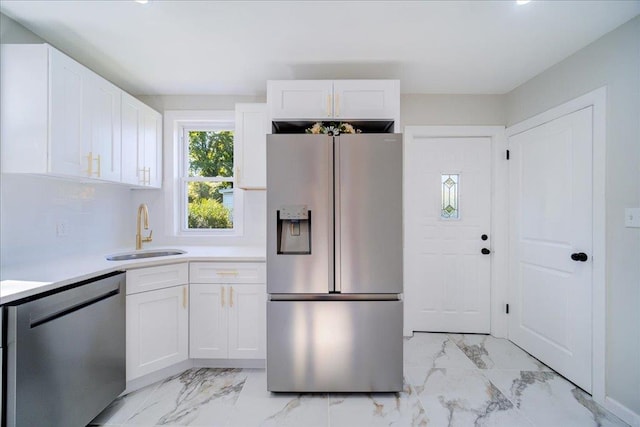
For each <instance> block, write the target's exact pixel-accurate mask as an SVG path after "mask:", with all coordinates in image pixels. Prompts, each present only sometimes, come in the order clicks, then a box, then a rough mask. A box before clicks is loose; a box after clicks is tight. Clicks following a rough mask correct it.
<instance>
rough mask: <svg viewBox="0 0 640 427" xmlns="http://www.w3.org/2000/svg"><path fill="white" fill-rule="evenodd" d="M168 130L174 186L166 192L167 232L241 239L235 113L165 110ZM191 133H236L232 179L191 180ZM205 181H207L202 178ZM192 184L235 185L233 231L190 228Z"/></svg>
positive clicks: (241, 205)
mask: <svg viewBox="0 0 640 427" xmlns="http://www.w3.org/2000/svg"><path fill="white" fill-rule="evenodd" d="M165 120H166V123H165V125H166V129H167V131H170V132H171V134H172V136H173V138H171V143H172V146H171V147H167V149H170V150H171V152H172V153H173V156H172V159H170V160H169V159H168V160H169V162H170V165H167V166H170V168H167V169H166V170H167V172H168V173H170V174H171V179H172V181H173V185H171V186H167V189H166V193H165V194H166V196H167V197H166V211H165V212H166V214H167V216H168V219H170V220H169V221H167V226H168V228H167V233H168V234H169V235H173V236H176V237H193V238H205V237H208V238H211V237H216V236H220V237H225V236H228V237H240V236H243V232H244V195H243V192H242V191H241V190H240V189H239V188H237V186H236V185H237V179H238V177H237V176H236V175H237V170H238V169H237V168H238V161H239V157H238V151H239V147H238V146H237V140H236V139H235V133H236V129H235V112H234V111H233V110H232V111H186V110H185V111H170V112H169V111H165ZM188 130H203V131H207V130H218V131H220V130H231V131H233V132H234V141H233V153H234V155H233V169H232V170H233V176H232V177H190V176H189V167H188V165H189V157H188V153H189V151H188V150H189V146H188V144H189V139H188V137H187V135H186V132H187V131H188ZM203 178H204V179H203ZM189 181H210V182H211V181H213V182H220V181H230V182H232V184H233V228H212V229H209V228H200V229H196V228H191V229H190V228H188V221H187V218H188V194H187V185H186V183H187V182H189Z"/></svg>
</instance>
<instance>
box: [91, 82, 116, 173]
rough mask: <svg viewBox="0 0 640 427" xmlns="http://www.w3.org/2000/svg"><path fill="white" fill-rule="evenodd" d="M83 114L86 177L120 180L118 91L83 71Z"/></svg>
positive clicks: (111, 85)
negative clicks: (85, 116) (84, 109)
mask: <svg viewBox="0 0 640 427" xmlns="http://www.w3.org/2000/svg"><path fill="white" fill-rule="evenodd" d="M87 72H88V77H87V83H88V84H87V88H86V91H85V94H86V97H85V99H86V103H85V104H86V114H87V116H88V117H87V118H86V120H85V121H84V122H83V124H84V126H83V128H84V129H85V135H86V139H85V141H87V144H86V147H85V149H84V151H83V152H82V156H84V157H85V159H86V163H87V169H86V170H87V175H88V176H89V178H97V179H102V180H106V181H112V182H120V155H121V144H120V141H121V138H120V123H121V121H120V96H121V94H122V91H121V90H120V89H119V88H118V87H116V86H114V85H113V84H111V83H109V82H108V81H106V80H105V79H103V78H102V77H100V76H98V75H96V74H94V73H92V72H91V71H89V70H87Z"/></svg>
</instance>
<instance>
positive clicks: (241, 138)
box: [233, 104, 271, 190]
mask: <svg viewBox="0 0 640 427" xmlns="http://www.w3.org/2000/svg"><path fill="white" fill-rule="evenodd" d="M269 128H270V124H269V118H268V116H267V104H236V129H235V135H234V143H233V145H234V156H235V161H236V165H238V166H236V174H235V175H236V176H235V177H236V182H237V184H236V185H237V187H238V188H242V189H247V190H263V189H265V188H266V186H267V145H266V143H267V134H268V133H271V132H270V129H269Z"/></svg>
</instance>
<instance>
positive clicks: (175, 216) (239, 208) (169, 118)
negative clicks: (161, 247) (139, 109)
mask: <svg viewBox="0 0 640 427" xmlns="http://www.w3.org/2000/svg"><path fill="white" fill-rule="evenodd" d="M164 121H165V135H172V137H171V138H167V139H166V144H165V154H166V155H167V162H166V163H165V167H166V169H165V172H166V174H168V179H170V180H171V182H172V185H167V186H166V190H165V194H166V199H165V200H166V208H167V210H166V214H167V215H169V216H170V217H169V218H168V221H167V225H168V228H167V233H168V235H169V236H176V237H179V236H182V237H194V238H205V237H214V236H220V237H224V236H228V237H234V236H242V235H243V204H244V203H243V199H244V195H243V192H242V191H241V190H239V189H237V188H236V185H235V181H236V177H235V171H236V170H237V169H236V164H235V162H236V159H237V158H238V157H237V155H236V151H237V149H238V147H237V146H236V145H237V144H236V143H235V142H236V141H235V140H234V133H235V113H234V111H233V110H232V111H191V110H182V111H165V117H164ZM184 242H187V241H186V240H185V241H184Z"/></svg>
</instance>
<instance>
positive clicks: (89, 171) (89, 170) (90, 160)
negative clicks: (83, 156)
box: [87, 151, 100, 178]
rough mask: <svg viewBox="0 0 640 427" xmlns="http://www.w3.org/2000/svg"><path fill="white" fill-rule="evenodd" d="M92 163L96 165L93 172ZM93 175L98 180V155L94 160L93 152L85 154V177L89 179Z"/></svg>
mask: <svg viewBox="0 0 640 427" xmlns="http://www.w3.org/2000/svg"><path fill="white" fill-rule="evenodd" d="M93 162H96V165H98V167H97V170H96V171H95V172H94V171H93ZM93 175H95V176H97V177H98V178H100V154H98V157H95V158H94V157H93V151H89V154H87V176H89V177H91V176H93Z"/></svg>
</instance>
